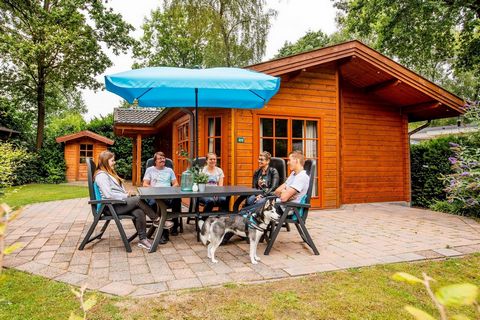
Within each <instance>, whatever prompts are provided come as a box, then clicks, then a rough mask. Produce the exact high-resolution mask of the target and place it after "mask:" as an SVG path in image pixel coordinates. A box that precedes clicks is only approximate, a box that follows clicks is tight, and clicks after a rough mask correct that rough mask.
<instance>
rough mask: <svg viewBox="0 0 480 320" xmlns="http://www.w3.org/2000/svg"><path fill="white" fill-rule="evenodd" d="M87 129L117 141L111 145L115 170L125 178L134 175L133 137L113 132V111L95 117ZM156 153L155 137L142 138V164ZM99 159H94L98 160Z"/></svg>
mask: <svg viewBox="0 0 480 320" xmlns="http://www.w3.org/2000/svg"><path fill="white" fill-rule="evenodd" d="M86 129H87V130H90V131H92V132H95V133H97V134H100V135H102V136H105V137H107V138H109V139H112V140H113V141H115V143H114V144H113V145H112V146H110V147H109V149H110V151H112V152H113V153H114V154H115V161H116V164H115V170H116V171H117V173H118V174H119V175H120V176H121V177H122V178H124V179H131V177H132V161H133V155H132V149H133V146H132V138H128V137H119V136H116V135H115V134H114V132H113V113H110V114H108V115H106V116H101V117H95V118H93V119H92V120H90V122H89V123H88V124H87V125H86ZM154 153H155V149H154V138H144V139H142V165H143V164H144V163H146V161H147V160H148V159H149V158H151V157H152V155H153V154H154ZM96 160H97V159H94V161H96Z"/></svg>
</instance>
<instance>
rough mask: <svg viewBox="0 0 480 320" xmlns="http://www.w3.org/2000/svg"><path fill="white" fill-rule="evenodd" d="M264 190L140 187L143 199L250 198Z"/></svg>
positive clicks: (240, 187)
mask: <svg viewBox="0 0 480 320" xmlns="http://www.w3.org/2000/svg"><path fill="white" fill-rule="evenodd" d="M261 193H262V190H258V189H254V188H251V187H245V186H223V187H219V186H206V188H205V192H199V191H197V192H193V191H182V190H180V187H140V188H138V194H139V196H140V198H142V199H174V198H198V197H213V196H217V197H219V196H250V195H257V194H261Z"/></svg>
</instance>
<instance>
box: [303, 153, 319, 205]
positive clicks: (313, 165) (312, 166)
mask: <svg viewBox="0 0 480 320" xmlns="http://www.w3.org/2000/svg"><path fill="white" fill-rule="evenodd" d="M303 169H305V171H306V172H307V174H308V176H309V177H310V183H309V184H308V190H307V194H306V198H305V203H310V199H311V198H312V190H313V184H314V183H315V178H316V175H317V162H316V161H315V160H311V159H308V160H305V164H304V165H303Z"/></svg>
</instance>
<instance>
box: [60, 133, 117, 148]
mask: <svg viewBox="0 0 480 320" xmlns="http://www.w3.org/2000/svg"><path fill="white" fill-rule="evenodd" d="M80 138H91V139H94V140H97V141H100V142H103V143H106V144H108V145H112V144H114V143H115V141H113V140H112V139H109V138H107V137H104V136H101V135H99V134H96V133H94V132H91V131H88V130H83V131H80V132H76V133H72V134H67V135H65V136H61V137H58V138H57V139H56V141H57V142H58V143H60V142H67V141H71V140H76V139H80Z"/></svg>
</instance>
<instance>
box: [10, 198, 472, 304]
mask: <svg viewBox="0 0 480 320" xmlns="http://www.w3.org/2000/svg"><path fill="white" fill-rule="evenodd" d="M91 221H92V216H91V212H90V207H89V206H88V204H87V199H73V200H64V201H53V202H46V203H40V204H35V205H30V206H27V207H26V208H25V210H24V211H23V213H22V214H21V216H20V218H19V219H17V220H15V221H13V222H12V223H11V224H10V226H9V229H8V233H7V237H6V241H7V244H12V243H14V242H22V243H23V247H22V249H21V250H19V251H17V252H15V253H14V254H12V255H10V256H7V257H6V259H5V266H6V267H12V268H16V269H18V270H22V271H25V272H29V273H32V274H37V275H41V276H44V277H47V278H50V279H54V280H57V281H62V282H65V283H69V284H72V285H77V286H78V285H82V284H84V283H88V288H90V289H95V290H100V291H102V292H106V293H109V294H115V295H121V296H125V295H131V296H144V295H152V294H158V293H161V292H165V291H169V290H179V289H190V288H199V287H205V286H212V285H221V284H225V283H229V282H246V283H248V282H251V281H262V280H269V279H279V278H287V277H290V276H298V275H306V274H310V273H316V272H324V271H331V270H339V269H345V268H354V267H361V266H368V265H375V264H384V263H395V262H401V261H416V260H425V259H438V258H444V257H454V256H459V255H464V254H469V253H473V252H480V224H479V223H477V222H475V221H474V220H472V219H468V218H465V217H459V216H453V215H448V214H443V213H438V212H432V211H428V210H421V209H414V208H409V207H405V206H400V205H398V204H386V203H382V204H379V203H375V204H362V205H349V206H345V207H344V208H342V209H337V210H322V211H313V212H311V213H310V214H309V219H308V221H307V226H308V229H309V231H310V232H311V235H312V238H313V239H314V241H315V244H316V245H317V248H318V249H319V251H320V256H315V255H313V254H312V252H311V250H310V249H309V247H308V246H307V245H306V244H304V243H303V242H302V240H301V238H300V236H299V235H298V233H297V232H296V230H295V228H294V227H293V228H292V231H291V232H286V231H284V230H282V232H281V233H280V234H279V237H278V238H277V241H276V243H275V245H274V247H273V249H272V251H271V252H270V255H269V256H264V255H263V251H264V249H265V244H264V243H261V244H260V245H259V248H258V252H259V253H261V254H260V257H261V259H262V261H261V262H260V263H259V264H258V265H252V264H251V263H250V259H249V256H248V251H249V247H248V246H249V245H248V244H247V243H246V242H245V241H241V240H240V239H239V238H236V237H234V238H233V239H232V240H233V241H231V242H230V243H229V244H228V245H226V246H222V247H220V248H219V249H218V251H217V259H218V260H219V263H218V264H213V263H211V262H210V260H209V259H207V250H206V247H204V246H203V245H202V244H201V243H199V242H197V241H196V235H195V233H194V226H193V225H185V232H184V233H183V234H180V235H179V236H176V237H170V238H171V241H170V242H169V243H167V244H165V245H161V246H159V248H158V250H157V252H155V253H148V252H147V251H145V250H143V249H141V248H139V247H137V245H136V244H137V240H134V241H133V242H132V250H133V252H131V253H127V252H126V251H125V249H124V247H123V243H122V241H121V239H120V236H119V234H118V231H117V229H116V227H115V224H113V223H112V224H111V225H110V226H109V227H108V229H107V232H105V235H104V237H103V239H102V240H100V241H95V242H94V243H93V244H89V245H87V247H86V248H85V250H83V251H79V250H77V248H78V246H79V244H80V242H81V240H82V239H83V237H84V235H85V233H86V232H87V229H88V227H89V226H90V223H91ZM184 221H185V220H184ZM124 226H125V229H126V231H127V234H131V232H133V230H134V229H133V224H132V223H131V222H130V221H126V222H125V223H124ZM98 229H100V227H99V228H98Z"/></svg>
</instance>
